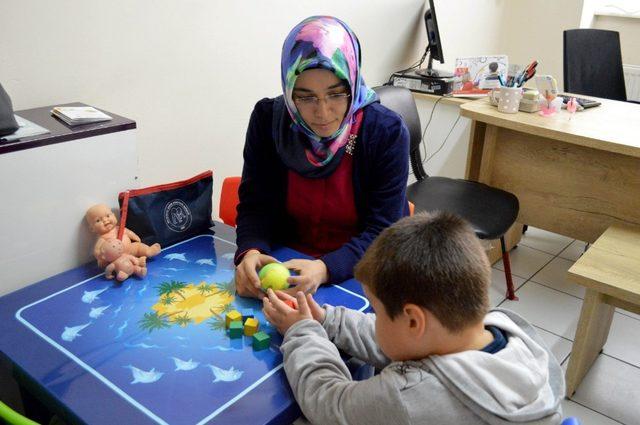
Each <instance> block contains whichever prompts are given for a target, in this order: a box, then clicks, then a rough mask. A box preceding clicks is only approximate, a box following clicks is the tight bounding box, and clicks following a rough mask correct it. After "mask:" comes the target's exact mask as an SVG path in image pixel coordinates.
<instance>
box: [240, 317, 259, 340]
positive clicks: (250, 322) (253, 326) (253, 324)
mask: <svg viewBox="0 0 640 425" xmlns="http://www.w3.org/2000/svg"><path fill="white" fill-rule="evenodd" d="M259 326H260V322H258V319H254V318H253V317H249V318H248V319H247V320H246V321H245V322H244V334H245V335H246V336H252V335H253V334H254V333H256V332H258V327H259Z"/></svg>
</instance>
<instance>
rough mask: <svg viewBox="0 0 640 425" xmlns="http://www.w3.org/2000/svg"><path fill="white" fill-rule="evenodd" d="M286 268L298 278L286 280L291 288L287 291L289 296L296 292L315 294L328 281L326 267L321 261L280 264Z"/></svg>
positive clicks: (298, 261) (297, 261)
mask: <svg viewBox="0 0 640 425" xmlns="http://www.w3.org/2000/svg"><path fill="white" fill-rule="evenodd" d="M282 264H283V265H284V266H285V267H286V268H288V269H290V270H294V271H296V272H297V273H298V276H291V277H290V278H288V279H287V282H289V284H291V285H294V287H293V288H289V289H287V290H286V291H285V292H287V293H288V294H289V295H294V294H295V293H296V292H298V291H302V292H303V293H305V294H315V292H316V291H317V290H318V287H319V286H320V285H322V284H323V283H326V282H327V280H329V272H328V270H327V266H326V265H325V264H324V262H323V261H322V260H289V261H285V262H284V263H282Z"/></svg>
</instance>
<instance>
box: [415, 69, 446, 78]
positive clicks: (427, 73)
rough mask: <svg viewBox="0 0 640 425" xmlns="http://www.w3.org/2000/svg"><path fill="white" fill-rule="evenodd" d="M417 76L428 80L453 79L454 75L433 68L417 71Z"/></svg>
mask: <svg viewBox="0 0 640 425" xmlns="http://www.w3.org/2000/svg"><path fill="white" fill-rule="evenodd" d="M416 74H418V75H420V76H422V77H427V78H452V77H453V74H451V73H450V72H449V71H442V70H436V69H433V68H422V69H416Z"/></svg>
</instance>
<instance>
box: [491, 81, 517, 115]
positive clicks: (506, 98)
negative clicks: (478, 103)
mask: <svg viewBox="0 0 640 425" xmlns="http://www.w3.org/2000/svg"><path fill="white" fill-rule="evenodd" d="M521 99H522V88H520V87H500V88H498V89H496V90H492V91H491V93H490V94H489V100H490V101H491V104H492V105H498V111H499V112H504V113H505V114H515V113H516V112H518V108H519V107H520V100H521Z"/></svg>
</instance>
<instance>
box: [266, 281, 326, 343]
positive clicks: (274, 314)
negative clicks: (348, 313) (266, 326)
mask: <svg viewBox="0 0 640 425" xmlns="http://www.w3.org/2000/svg"><path fill="white" fill-rule="evenodd" d="M287 299H294V298H293V297H291V296H290V295H288V294H285V293H284V292H281V291H278V293H276V292H273V290H272V289H268V290H267V296H266V297H264V298H263V299H262V304H263V308H262V312H263V313H264V317H266V318H267V320H268V321H269V323H271V324H272V325H273V326H274V327H275V328H276V329H278V332H280V333H281V334H282V335H284V334H285V333H287V331H288V330H289V328H290V327H291V326H293V325H294V324H295V323H297V322H299V321H300V320H305V319H312V320H313V319H315V320H318V319H317V318H316V316H318V317H320V318H321V319H322V320H318V321H319V322H320V323H322V321H324V316H325V311H324V309H323V308H322V307H320V306H319V305H318V303H316V302H315V300H314V299H313V297H312V296H311V294H307V295H305V294H303V293H302V292H300V291H298V292H297V293H296V296H295V301H296V304H297V306H298V308H297V309H295V308H291V307H289V306H288V305H287V304H286V303H285V300H287Z"/></svg>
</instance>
